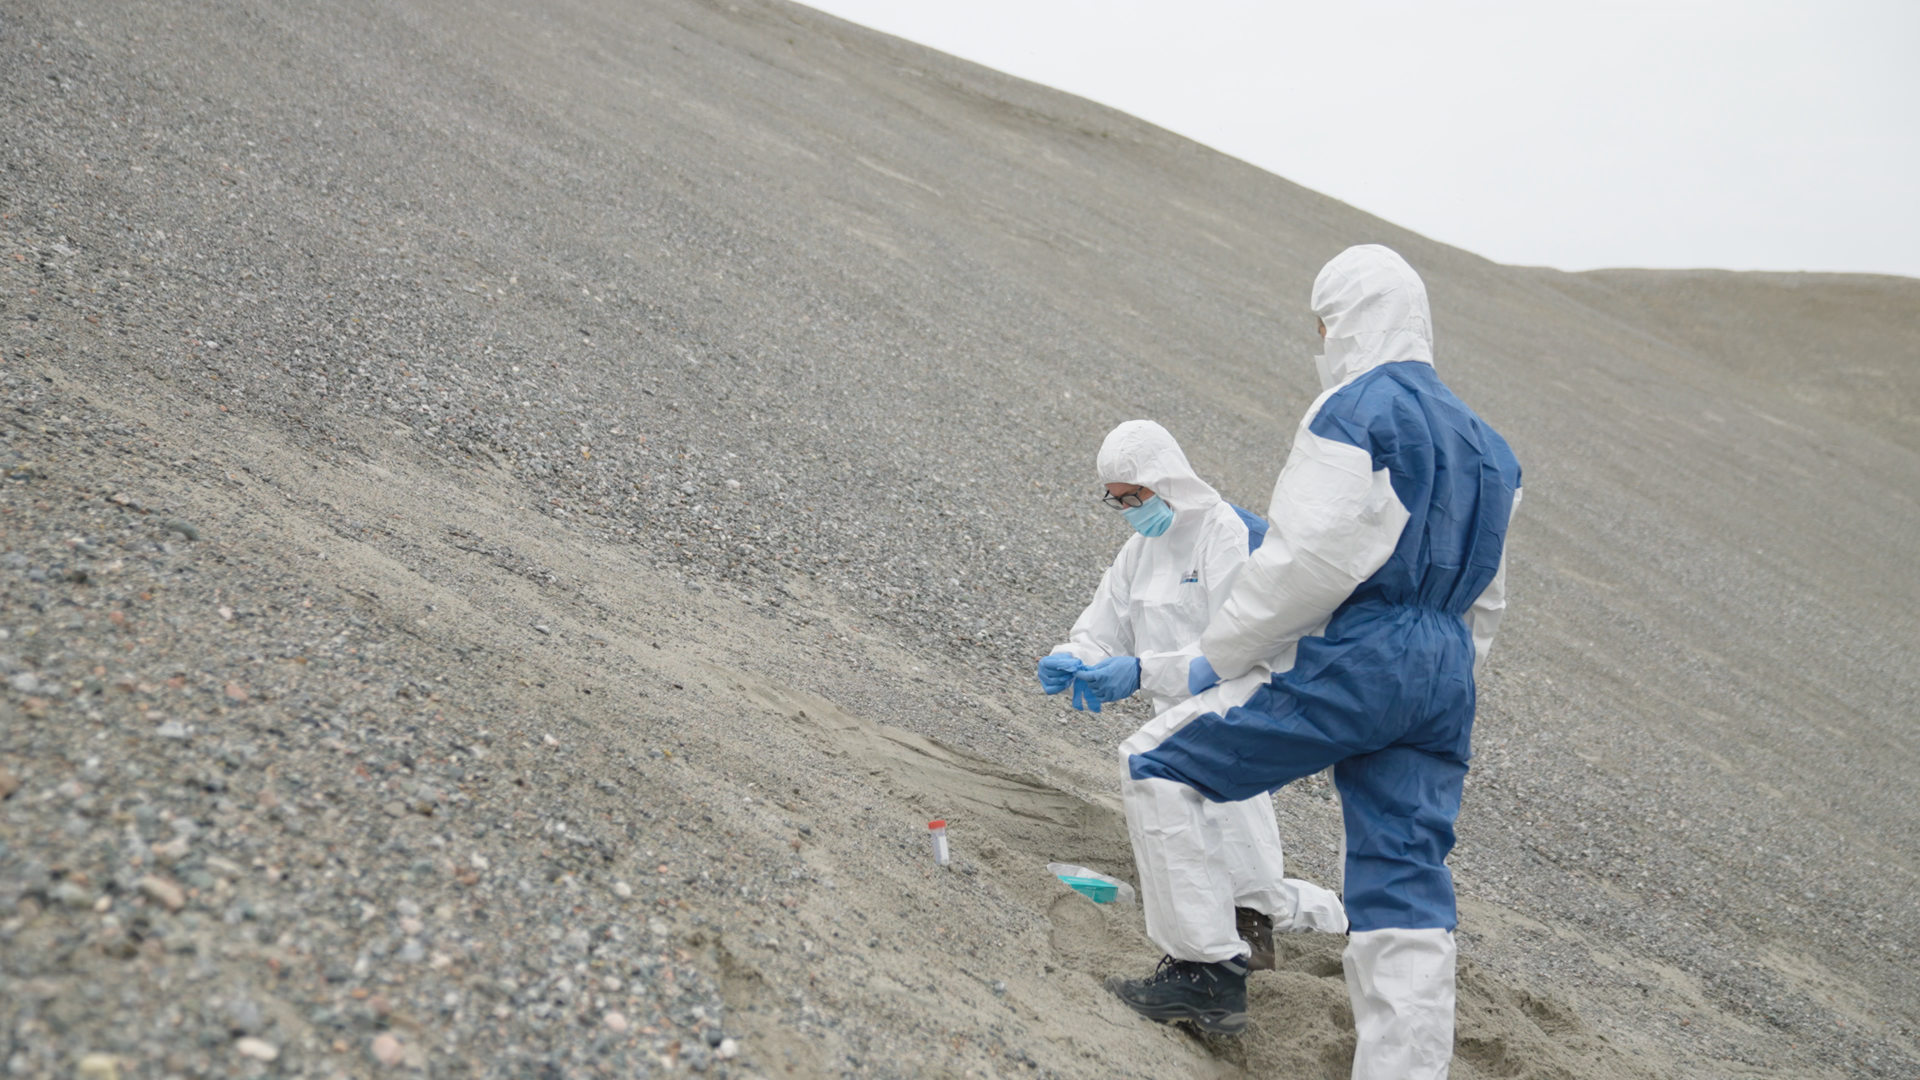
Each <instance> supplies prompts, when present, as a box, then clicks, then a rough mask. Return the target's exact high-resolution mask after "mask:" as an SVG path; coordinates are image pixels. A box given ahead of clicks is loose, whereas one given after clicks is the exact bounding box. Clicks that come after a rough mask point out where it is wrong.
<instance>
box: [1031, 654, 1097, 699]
mask: <svg viewBox="0 0 1920 1080" xmlns="http://www.w3.org/2000/svg"><path fill="white" fill-rule="evenodd" d="M1084 667H1086V665H1085V664H1082V663H1081V662H1080V658H1079V657H1077V656H1073V655H1071V654H1069V653H1054V654H1053V655H1052V656H1043V657H1041V658H1040V672H1039V674H1040V689H1042V690H1045V691H1046V692H1047V693H1049V694H1057V693H1059V692H1060V691H1062V690H1065V689H1066V688H1067V684H1068V683H1071V682H1072V681H1073V677H1074V676H1075V675H1076V674H1078V673H1079V672H1080V670H1081V669H1082V668H1084Z"/></svg>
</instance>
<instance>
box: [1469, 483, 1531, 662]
mask: <svg viewBox="0 0 1920 1080" xmlns="http://www.w3.org/2000/svg"><path fill="white" fill-rule="evenodd" d="M1519 509H1520V491H1519V490H1518V489H1516V490H1515V491H1514V493H1513V509H1512V510H1511V511H1509V512H1508V515H1507V536H1508V537H1509V538H1510V537H1512V536H1513V514H1514V513H1515V512H1517V511H1518V510H1519ZM1506 610H1507V552H1506V549H1505V548H1502V549H1501V551H1500V569H1499V570H1498V571H1496V572H1495V573H1494V575H1493V581H1491V582H1489V583H1488V585H1487V587H1486V588H1485V589H1482V590H1481V591H1480V596H1479V598H1478V599H1476V600H1475V601H1474V602H1473V606H1472V607H1470V608H1468V609H1467V626H1468V627H1469V628H1470V629H1471V630H1472V631H1473V676H1474V678H1476V679H1477V678H1479V677H1480V669H1481V667H1483V666H1484V665H1485V664H1486V662H1487V654H1488V653H1489V652H1492V651H1493V634H1494V631H1496V630H1498V629H1500V616H1501V615H1503V614H1505V613H1506Z"/></svg>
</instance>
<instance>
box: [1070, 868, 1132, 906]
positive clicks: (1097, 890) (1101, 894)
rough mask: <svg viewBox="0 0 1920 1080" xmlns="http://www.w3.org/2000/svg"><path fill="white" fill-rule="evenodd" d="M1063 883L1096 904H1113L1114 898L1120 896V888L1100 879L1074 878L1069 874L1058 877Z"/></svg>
mask: <svg viewBox="0 0 1920 1080" xmlns="http://www.w3.org/2000/svg"><path fill="white" fill-rule="evenodd" d="M1056 876H1057V877H1059V879H1060V880H1061V881H1064V882H1066V883H1067V884H1068V885H1070V886H1072V888H1073V890H1074V891H1075V892H1077V893H1080V894H1081V895H1082V896H1085V897H1086V898H1087V899H1089V900H1092V901H1093V902H1094V903H1096V904H1111V903H1113V898H1114V897H1116V896H1118V895H1120V887H1119V886H1118V885H1115V884H1114V883H1113V882H1111V881H1101V880H1100V879H1099V878H1090V877H1072V876H1070V875H1067V874H1059V875H1056Z"/></svg>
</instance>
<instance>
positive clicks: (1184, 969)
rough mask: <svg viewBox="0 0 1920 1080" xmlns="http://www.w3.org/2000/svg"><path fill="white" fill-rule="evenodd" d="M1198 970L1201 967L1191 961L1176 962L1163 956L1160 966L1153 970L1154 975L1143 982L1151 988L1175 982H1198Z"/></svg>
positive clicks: (1169, 957)
mask: <svg viewBox="0 0 1920 1080" xmlns="http://www.w3.org/2000/svg"><path fill="white" fill-rule="evenodd" d="M1198 968H1199V965H1198V964H1195V963H1194V962H1192V961H1191V960H1175V959H1174V958H1173V957H1171V956H1162V957H1161V958H1160V963H1159V965H1158V966H1156V967H1155V968H1154V969H1153V974H1151V975H1149V976H1147V977H1146V978H1145V979H1144V980H1142V981H1143V982H1144V983H1146V984H1147V985H1149V986H1152V985H1157V984H1159V983H1167V982H1174V981H1176V980H1178V981H1184V982H1198V981H1199V977H1198V976H1199V971H1198Z"/></svg>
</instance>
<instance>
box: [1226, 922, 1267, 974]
mask: <svg viewBox="0 0 1920 1080" xmlns="http://www.w3.org/2000/svg"><path fill="white" fill-rule="evenodd" d="M1233 923H1234V928H1235V929H1237V930H1239V931H1240V940H1241V941H1244V942H1246V943H1247V944H1248V945H1249V946H1251V947H1252V949H1253V953H1252V955H1250V956H1248V957H1247V970H1248V971H1272V970H1273V916H1271V915H1268V914H1266V913H1265V912H1260V911H1255V910H1253V909H1252V908H1246V907H1237V908H1234V909H1233Z"/></svg>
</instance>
